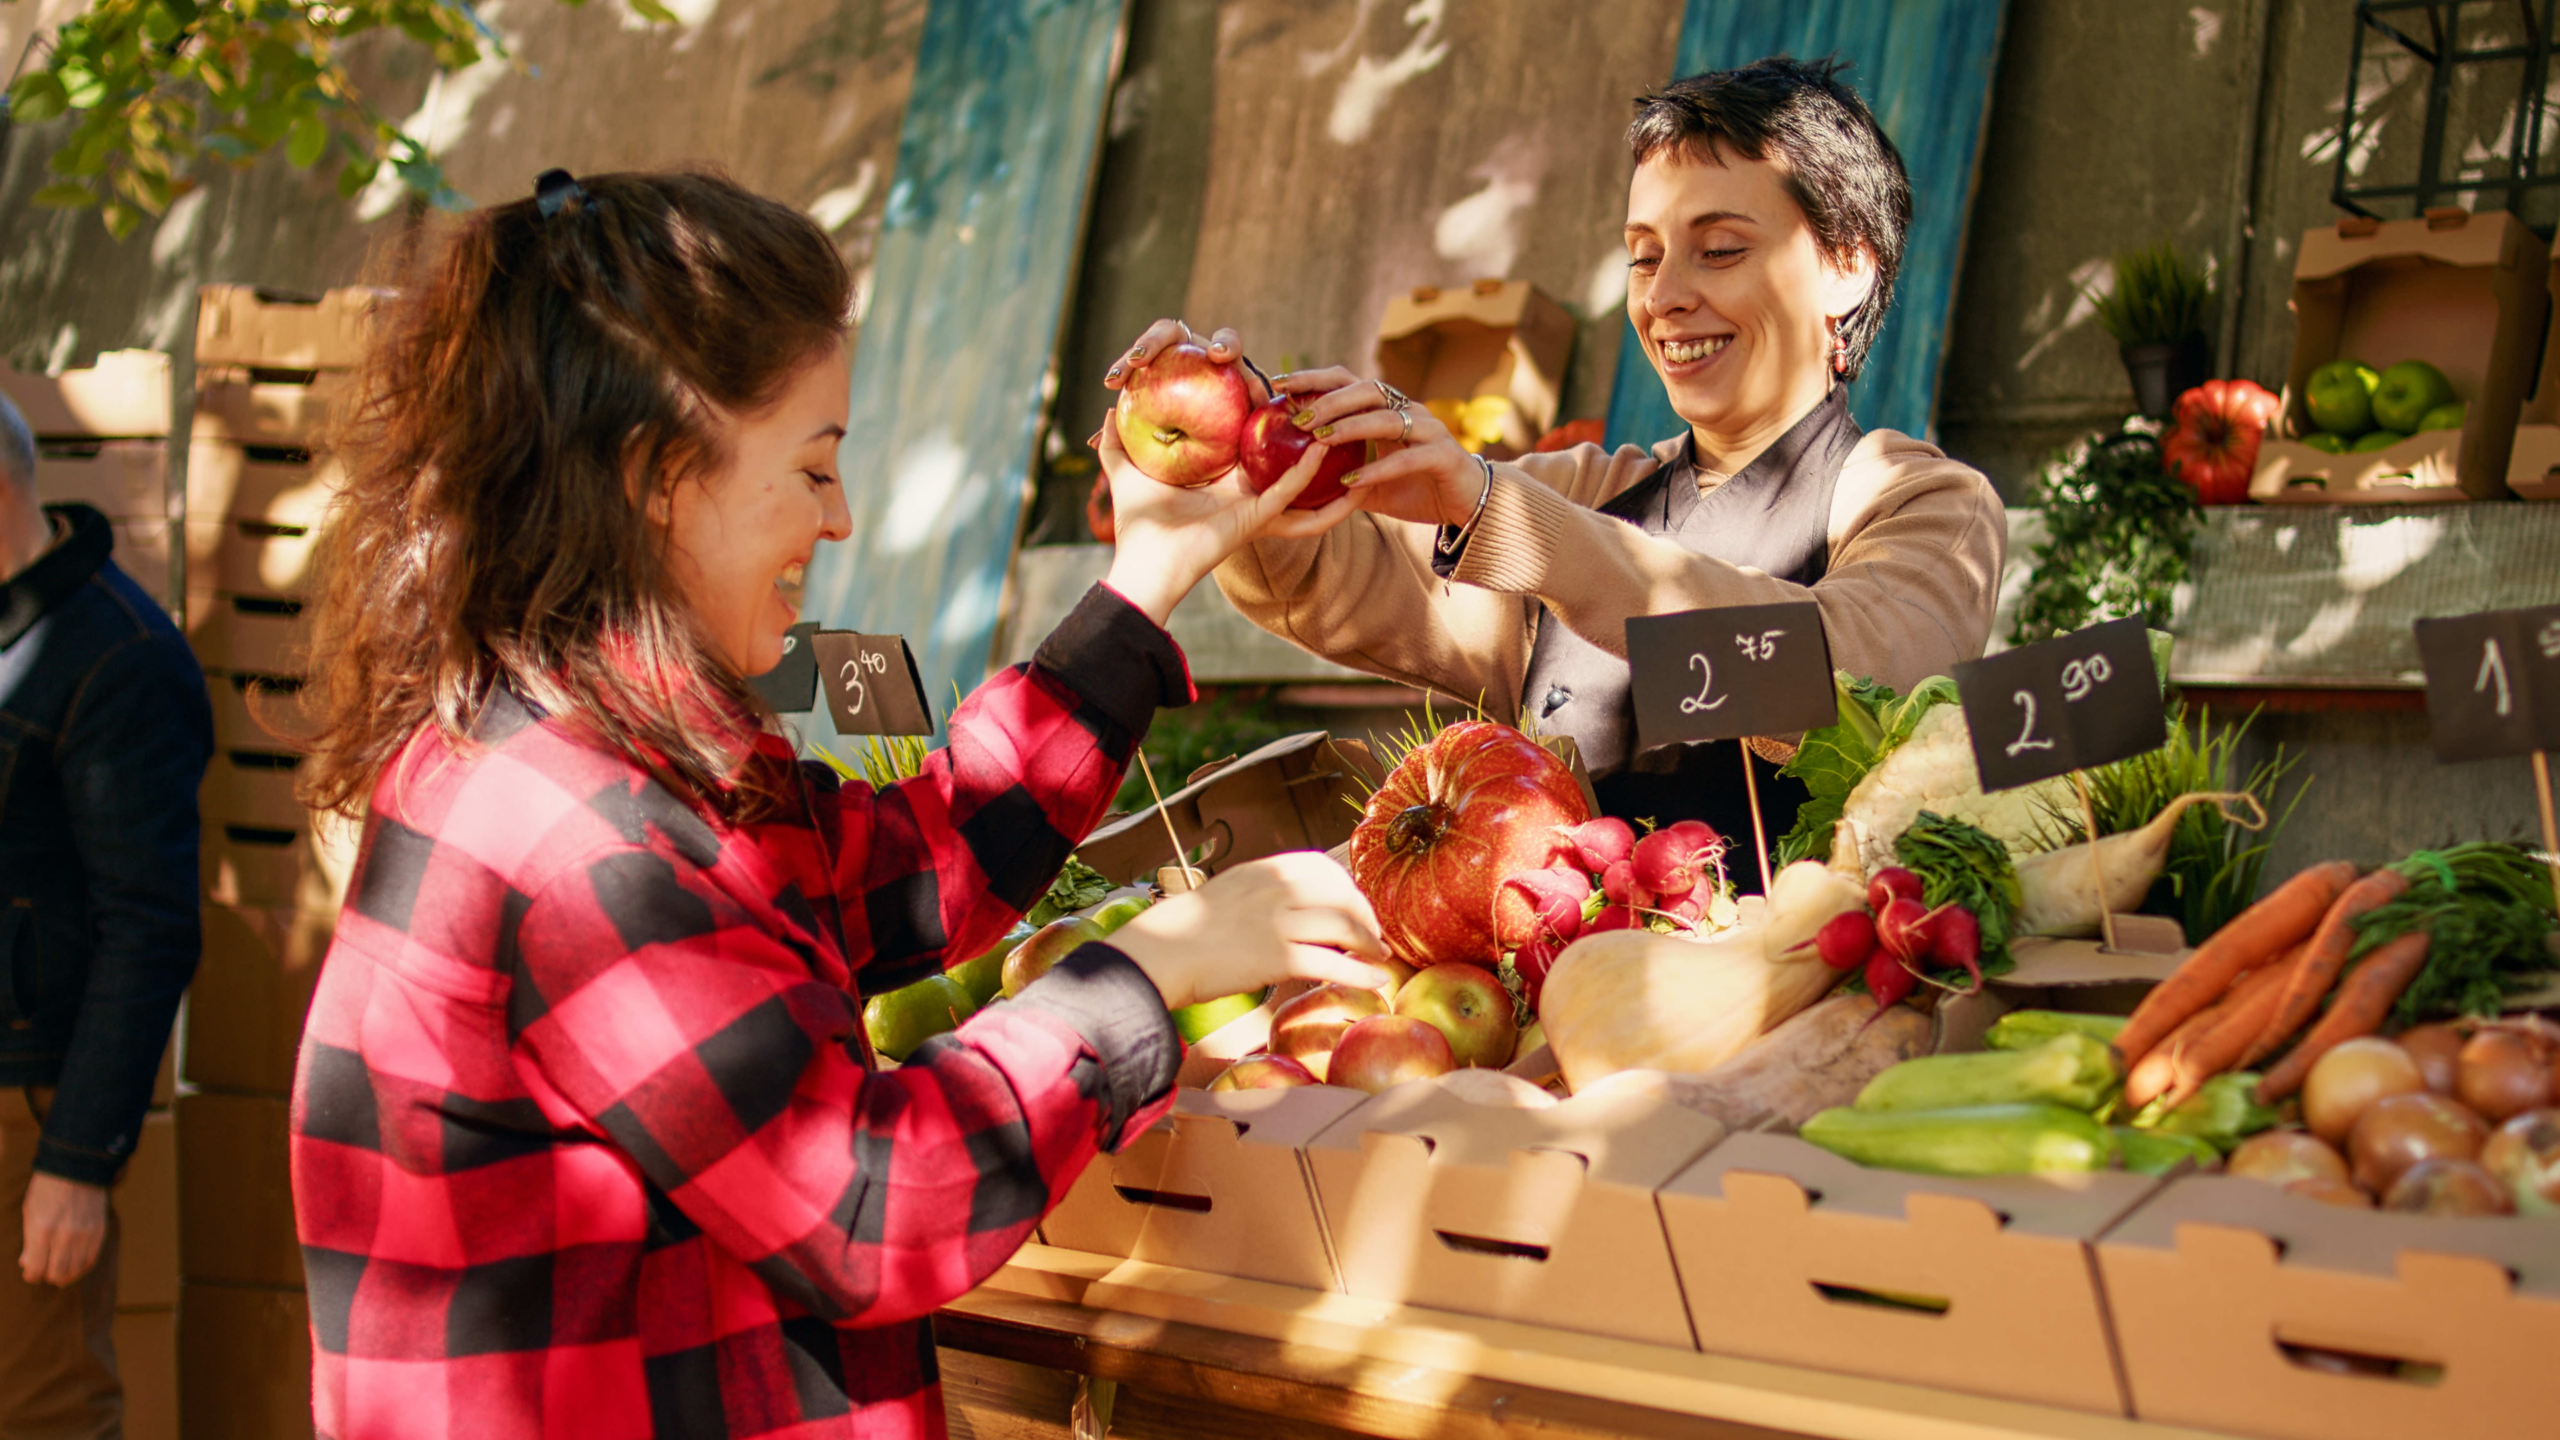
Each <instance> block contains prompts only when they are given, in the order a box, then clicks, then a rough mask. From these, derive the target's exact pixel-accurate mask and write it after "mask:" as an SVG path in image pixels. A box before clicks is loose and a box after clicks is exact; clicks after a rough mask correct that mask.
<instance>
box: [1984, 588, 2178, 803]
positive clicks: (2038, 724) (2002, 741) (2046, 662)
mask: <svg viewBox="0 0 2560 1440" xmlns="http://www.w3.org/2000/svg"><path fill="white" fill-rule="evenodd" d="M1955 680H1956V692H1957V694H1958V695H1959V696H1960V697H1962V699H1963V702H1964V723H1965V728H1967V729H1968V730H1970V731H1972V732H1973V760H1974V765H1975V767H1976V768H1977V769H1979V770H1980V771H1981V772H1982V788H1983V789H1985V790H2006V789H2009V788H2011V787H2012V786H2017V785H2031V784H2033V783H2035V782H2036V781H2038V780H2045V779H2050V778H2051V777H2053V776H2056V775H2064V774H2068V773H2070V772H2071V771H2073V770H2080V769H2086V768H2087V767H2089V766H2092V765H2104V764H2106V763H2107V762H2109V761H2111V760H2122V759H2125V758H2126V757H2128V756H2133V755H2140V754H2144V753H2145V752H2148V751H2150V750H2153V749H2156V748H2158V747H2159V745H2160V742H2161V741H2163V740H2165V739H2167V738H2168V729H2167V722H2166V720H2165V719H2164V718H2163V716H2162V713H2161V709H2160V677H2159V673H2158V671H2157V670H2155V669H2154V668H2153V666H2152V664H2151V638H2150V636H2149V634H2148V633H2147V632H2146V631H2145V630H2144V628H2143V624H2142V622H2141V621H2140V620H2113V621H2109V622H2108V623H2106V624H2104V625H2092V626H2090V627H2089V628H2088V629H2086V630H2081V631H2077V632H2075V633H2073V634H2070V635H2065V636H2062V637H2060V638H2059V639H2054V640H2046V641H2041V642H2039V643H2037V644H2034V645H2027V646H2022V647H2020V648H2018V649H2016V650H2008V651H2003V652H2002V653H2000V654H1998V655H1992V656H1988V657H1986V658H1984V659H1981V660H1974V661H1969V662H1967V663H1965V664H1962V665H1958V666H1957V667H1956V669H1955Z"/></svg>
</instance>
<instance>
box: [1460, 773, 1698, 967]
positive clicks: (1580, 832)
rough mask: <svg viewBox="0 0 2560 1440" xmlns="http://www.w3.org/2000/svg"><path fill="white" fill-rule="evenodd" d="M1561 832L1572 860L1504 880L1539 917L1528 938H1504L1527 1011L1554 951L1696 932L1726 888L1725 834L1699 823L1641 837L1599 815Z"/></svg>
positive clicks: (1684, 822) (1686, 823) (1683, 823)
mask: <svg viewBox="0 0 2560 1440" xmlns="http://www.w3.org/2000/svg"><path fill="white" fill-rule="evenodd" d="M1563 833H1564V837H1565V840H1566V842H1567V843H1568V845H1569V846H1570V848H1571V849H1572V851H1573V861H1572V862H1571V863H1561V862H1560V863H1558V864H1555V865H1551V866H1548V867H1547V868H1545V869H1542V870H1523V871H1521V872H1519V873H1518V874H1515V875H1510V876H1507V877H1505V878H1504V880H1503V882H1502V885H1503V890H1504V892H1505V893H1510V892H1513V891H1516V892H1518V893H1519V894H1521V895H1523V896H1526V897H1527V898H1528V901H1529V905H1530V908H1531V910H1532V911H1534V912H1535V916H1536V918H1535V920H1534V921H1533V923H1532V924H1531V927H1530V931H1529V933H1528V934H1526V935H1522V936H1505V937H1504V939H1505V940H1506V941H1511V942H1513V943H1514V944H1515V945H1516V948H1515V949H1514V950H1513V952H1512V962H1511V963H1512V966H1513V968H1515V969H1517V970H1518V971H1519V972H1520V982H1521V986H1522V988H1523V989H1524V990H1525V991H1526V992H1527V997H1526V998H1527V999H1528V1001H1529V1003H1530V1005H1532V1006H1535V1005H1536V1004H1537V1003H1538V994H1539V991H1540V989H1541V988H1542V987H1543V986H1544V985H1545V983H1546V978H1547V969H1548V967H1549V966H1551V965H1553V964H1554V963H1555V958H1556V953H1557V952H1558V951H1560V950H1562V949H1564V947H1565V946H1566V945H1568V944H1570V943H1572V942H1573V940H1574V939H1575V938H1576V937H1578V936H1580V935H1582V934H1584V933H1586V932H1589V933H1598V932H1600V931H1604V930H1641V929H1648V928H1653V929H1666V930H1672V931H1691V930H1695V929H1696V928H1697V927H1698V924H1699V922H1700V921H1701V920H1703V919H1704V918H1705V917H1706V914H1707V911H1708V908H1709V907H1710V906H1712V905H1713V904H1714V903H1715V900H1716V897H1717V896H1718V895H1720V894H1722V893H1723V892H1724V888H1725V874H1724V848H1725V847H1724V837H1722V836H1720V835H1718V834H1716V832H1715V830H1714V828H1713V827H1711V826H1709V825H1708V824H1706V823H1705V822H1704V821H1700V820H1682V821H1679V822H1678V823H1676V824H1672V825H1666V826H1664V827H1662V828H1661V829H1659V830H1656V831H1653V832H1652V833H1650V834H1648V835H1645V836H1643V837H1642V838H1638V837H1637V835H1636V832H1635V827H1633V826H1631V825H1629V824H1628V823H1627V822H1626V821H1624V820H1620V819H1616V818H1614V817H1611V816H1606V815H1604V816H1601V817H1600V818H1598V819H1596V820H1590V821H1586V822H1584V823H1583V824H1580V825H1576V826H1573V827H1572V828H1571V829H1569V830H1566V831H1565V832H1563ZM1595 876H1596V877H1598V884H1597V885H1596V886H1595V885H1594V884H1593V877H1595ZM1595 898H1596V899H1597V901H1598V903H1597V905H1596V907H1595V905H1594V903H1593V902H1594V900H1595Z"/></svg>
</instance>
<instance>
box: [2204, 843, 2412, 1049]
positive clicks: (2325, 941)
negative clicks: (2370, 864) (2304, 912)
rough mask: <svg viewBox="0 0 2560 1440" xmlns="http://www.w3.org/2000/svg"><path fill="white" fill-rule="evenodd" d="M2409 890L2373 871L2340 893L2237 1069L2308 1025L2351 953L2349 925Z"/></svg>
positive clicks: (2397, 878)
mask: <svg viewBox="0 0 2560 1440" xmlns="http://www.w3.org/2000/svg"><path fill="white" fill-rule="evenodd" d="M2408 888H2409V877H2408V876H2406V875H2403V874H2401V873H2400V872H2399V871H2397V870H2392V869H2382V870H2376V871H2374V872H2373V873H2372V874H2370V875H2367V876H2366V877H2364V878H2363V879H2361V880H2359V881H2357V882H2356V883H2354V884H2353V885H2350V886H2348V887H2347V888H2346V891H2345V893H2343V894H2341V895H2340V896H2339V897H2338V899H2337V903H2336V904H2333V905H2331V906H2330V907H2329V913H2328V914H2326V915H2323V916H2321V917H2320V928H2319V929H2317V930H2314V931H2312V932H2311V943H2310V945H2309V946H2308V947H2306V948H2305V949H2304V950H2303V952H2302V961H2301V963H2300V964H2298V965H2296V966H2294V967H2293V979H2292V980H2291V981H2289V982H2287V983H2286V985H2285V987H2284V999H2283V1001H2282V1002H2280V1003H2279V1004H2278V1005H2277V1006H2276V1008H2275V1012H2274V1013H2273V1014H2271V1015H2269V1016H2268V1017H2267V1023H2266V1028H2265V1029H2263V1030H2260V1031H2259V1032H2258V1037H2257V1039H2255V1040H2253V1041H2251V1042H2250V1044H2249V1047H2248V1049H2247V1050H2246V1051H2245V1052H2243V1053H2242V1055H2241V1056H2240V1063H2239V1065H2238V1066H2237V1067H2235V1068H2238V1069H2243V1070H2245V1069H2247V1068H2248V1067H2250V1066H2252V1065H2255V1064H2257V1063H2258V1062H2259V1061H2260V1060H2263V1059H2265V1058H2266V1057H2268V1056H2269V1055H2272V1054H2274V1053H2275V1051H2276V1047H2277V1046H2279V1045H2282V1044H2283V1043H2284V1042H2285V1041H2287V1040H2290V1039H2292V1038H2293V1032H2294V1031H2296V1030H2299V1029H2301V1028H2302V1027H2303V1026H2305V1025H2307V1024H2309V1023H2310V1022H2311V1017H2312V1016H2313V1015H2314V1014H2316V1013H2317V1012H2318V1011H2319V1009H2320V997H2321V996H2323V995H2326V994H2328V993H2329V987H2330V986H2332V985H2335V984H2337V983H2338V975H2339V973H2340V972H2342V971H2344V970H2345V969H2346V968H2347V952H2348V951H2349V950H2351V949H2353V948H2354V947H2355V943H2356V928H2355V925H2354V923H2353V922H2354V920H2355V918H2356V917H2357V916H2359V915H2362V914H2363V913H2365V912H2366V911H2368V910H2371V909H2373V908H2374V907H2376V906H2379V905H2387V904H2389V903H2390V902H2391V901H2393V900H2395V899H2398V898H2399V896H2400V892H2402V891H2404V890H2406V889H2408Z"/></svg>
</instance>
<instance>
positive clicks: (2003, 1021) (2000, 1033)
mask: <svg viewBox="0 0 2560 1440" xmlns="http://www.w3.org/2000/svg"><path fill="white" fill-rule="evenodd" d="M2128 1018H2130V1017H2128V1016H2124V1015H2079V1014H2074V1013H2073V1012H2071V1011H2068V1010H2012V1011H2010V1012H2009V1013H2008V1014H2006V1015H2003V1016H2001V1017H2000V1018H1999V1019H1997V1020H1994V1021H1992V1022H1991V1032H1990V1033H1989V1034H1987V1035H1985V1036H1983V1037H1982V1043H1983V1044H1985V1045H1988V1046H1990V1047H1991V1048H1992V1049H1994V1050H2032V1049H2034V1048H2035V1047H2037V1046H2038V1045H2041V1044H2043V1043H2044V1042H2046V1041H2047V1040H2050V1039H2052V1038H2053V1037H2054V1036H2056V1035H2086V1036H2088V1037H2089V1038H2090V1039H2092V1040H2096V1041H2098V1042H2100V1043H2101V1044H2107V1045H2112V1044H2114V1043H2115V1039H2116V1036H2117V1035H2118V1034H2119V1033H2121V1032H2122V1031H2123V1029H2124V1025H2125V1021H2126V1020H2127V1019H2128Z"/></svg>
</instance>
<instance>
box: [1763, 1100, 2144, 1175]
mask: <svg viewBox="0 0 2560 1440" xmlns="http://www.w3.org/2000/svg"><path fill="white" fill-rule="evenodd" d="M1797 1133H1798V1134H1801V1135H1802V1136H1803V1137H1804V1138H1805V1139H1807V1140H1809V1141H1811V1142H1813V1143H1814V1144H1816V1145H1819V1146H1821V1147H1822V1148H1823V1149H1825V1150H1828V1151H1830V1152H1831V1153H1832V1154H1834V1155H1838V1156H1840V1157H1842V1158H1843V1159H1847V1160H1854V1161H1856V1162H1857V1163H1859V1164H1861V1165H1872V1166H1876V1167H1878V1168H1880V1169H1885V1170H1911V1171H1917V1172H1918V1173H1920V1174H1923V1175H2034V1174H2052V1173H2062V1172H2072V1171H2087V1170H2104V1169H2106V1168H2107V1167H2108V1166H2109V1165H2111V1164H2113V1163H2114V1162H2115V1158H2116V1138H2115V1135H2114V1134H2113V1132H2111V1131H2109V1130H2108V1129H2107V1127H2106V1126H2104V1125H2101V1124H2099V1123H2098V1122H2097V1121H2095V1120H2092V1119H2090V1118H2089V1117H2088V1116H2086V1115H2083V1114H2081V1113H2080V1112H2079V1111H2077V1110H2069V1109H2065V1108H2064V1107H2062V1106H2060V1105H2048V1104H2041V1103H2033V1104H2024V1105H1974V1106H1967V1107H1964V1108H1961V1109H1954V1110H1890V1111H1869V1110H1854V1109H1847V1108H1835V1109H1830V1110H1825V1111H1823V1112H1822V1113H1820V1114H1818V1115H1816V1116H1814V1117H1813V1118H1812V1119H1810V1120H1807V1121H1806V1122H1804V1128H1803V1129H1802V1130H1800V1131H1798V1132H1797Z"/></svg>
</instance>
